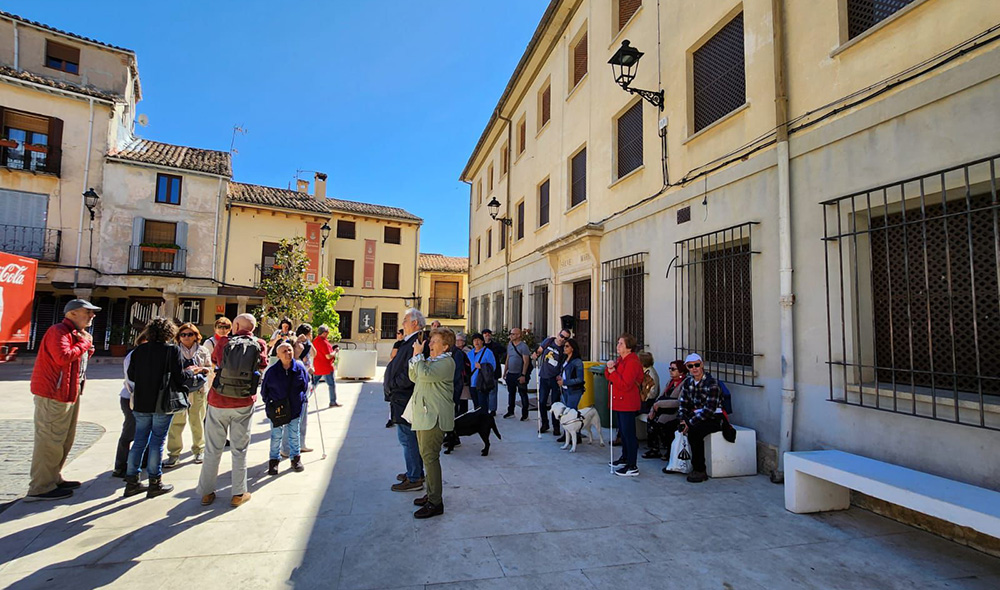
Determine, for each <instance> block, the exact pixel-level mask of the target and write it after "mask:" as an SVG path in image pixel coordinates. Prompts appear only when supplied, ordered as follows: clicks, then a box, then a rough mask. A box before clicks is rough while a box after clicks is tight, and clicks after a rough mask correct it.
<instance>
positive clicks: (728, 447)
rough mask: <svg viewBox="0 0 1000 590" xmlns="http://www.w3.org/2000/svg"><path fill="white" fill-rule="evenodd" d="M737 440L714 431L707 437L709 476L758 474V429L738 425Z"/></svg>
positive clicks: (706, 460)
mask: <svg viewBox="0 0 1000 590" xmlns="http://www.w3.org/2000/svg"><path fill="white" fill-rule="evenodd" d="M733 428H735V429H736V442H734V443H731V442H729V441H727V440H726V439H725V438H723V436H722V433H721V432H713V433H712V434H710V435H708V437H706V438H705V468H706V469H705V472H706V473H708V476H709V477H738V476H741V475H757V431H756V430H754V429H752V428H745V427H743V426H736V425H735V424H733Z"/></svg>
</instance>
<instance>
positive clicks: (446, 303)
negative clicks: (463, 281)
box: [428, 297, 465, 320]
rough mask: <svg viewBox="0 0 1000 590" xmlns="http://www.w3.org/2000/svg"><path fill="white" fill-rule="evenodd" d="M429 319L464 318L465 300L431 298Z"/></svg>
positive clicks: (429, 300) (429, 301)
mask: <svg viewBox="0 0 1000 590" xmlns="http://www.w3.org/2000/svg"><path fill="white" fill-rule="evenodd" d="M428 303H429V304H430V306H429V307H428V310H429V317H432V318H447V319H449V320H457V319H461V318H464V317H465V300H464V299H455V298H442V297H431V298H430V299H428Z"/></svg>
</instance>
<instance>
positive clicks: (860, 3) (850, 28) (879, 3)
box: [847, 0, 913, 39]
mask: <svg viewBox="0 0 1000 590" xmlns="http://www.w3.org/2000/svg"><path fill="white" fill-rule="evenodd" d="M911 2H913V0H847V38H848V39H853V38H855V37H857V36H858V35H860V34H861V33H864V32H865V31H867V30H868V29H870V28H872V27H874V26H875V25H877V24H878V23H880V22H882V21H883V20H885V19H887V18H889V17H890V16H892V15H893V14H895V13H896V12H897V11H899V10H902V9H903V8H905V7H906V5H907V4H909V3H911Z"/></svg>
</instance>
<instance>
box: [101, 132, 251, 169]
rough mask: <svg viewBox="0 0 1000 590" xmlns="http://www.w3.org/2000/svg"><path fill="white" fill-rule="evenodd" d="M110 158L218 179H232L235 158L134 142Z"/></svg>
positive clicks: (170, 146) (201, 150)
mask: <svg viewBox="0 0 1000 590" xmlns="http://www.w3.org/2000/svg"><path fill="white" fill-rule="evenodd" d="M108 156H110V157H113V158H120V159H122V160H131V161H133V162H142V163H145V164H158V165H160V166H169V167H171V168H181V169H184V170H194V171H196V172H207V173H208V174H218V175H219V176H227V177H228V176H232V175H233V168H232V158H231V157H230V155H229V153H228V152H220V151H216V150H204V149H200V148H193V147H187V146H183V145H171V144H169V143H160V142H158V141H152V140H149V139H140V138H136V139H133V140H132V141H130V142H129V143H128V144H127V145H125V147H123V148H122V149H120V150H119V149H112V150H111V151H110V152H108Z"/></svg>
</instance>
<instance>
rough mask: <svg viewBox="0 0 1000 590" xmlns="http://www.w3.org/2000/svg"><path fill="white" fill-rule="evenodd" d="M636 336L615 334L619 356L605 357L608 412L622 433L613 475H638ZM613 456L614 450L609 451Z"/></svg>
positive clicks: (639, 377)
mask: <svg viewBox="0 0 1000 590" xmlns="http://www.w3.org/2000/svg"><path fill="white" fill-rule="evenodd" d="M636 347H637V342H636V339H635V336H633V335H631V334H629V333H628V332H625V333H624V334H622V335H621V336H620V337H619V338H618V358H617V359H613V360H610V361H608V366H607V368H605V369H604V376H605V377H606V378H607V379H608V397H609V398H610V399H611V414H612V416H614V418H615V419H616V420H617V421H618V432H619V433H620V435H621V437H622V456H621V457H619V458H618V460H616V461H612V462H611V467H613V468H616V469H615V475H620V476H622V477H635V476H637V475H639V467H638V466H637V463H638V457H639V439H638V438H637V437H636V433H635V417H636V414H637V413H638V412H639V409H640V408H641V406H642V399H641V396H640V387H641V385H642V380H643V377H644V376H645V375H644V373H643V370H642V363H640V362H639V358H638V356H636V354H635V349H636ZM612 456H614V454H613V453H612Z"/></svg>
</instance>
